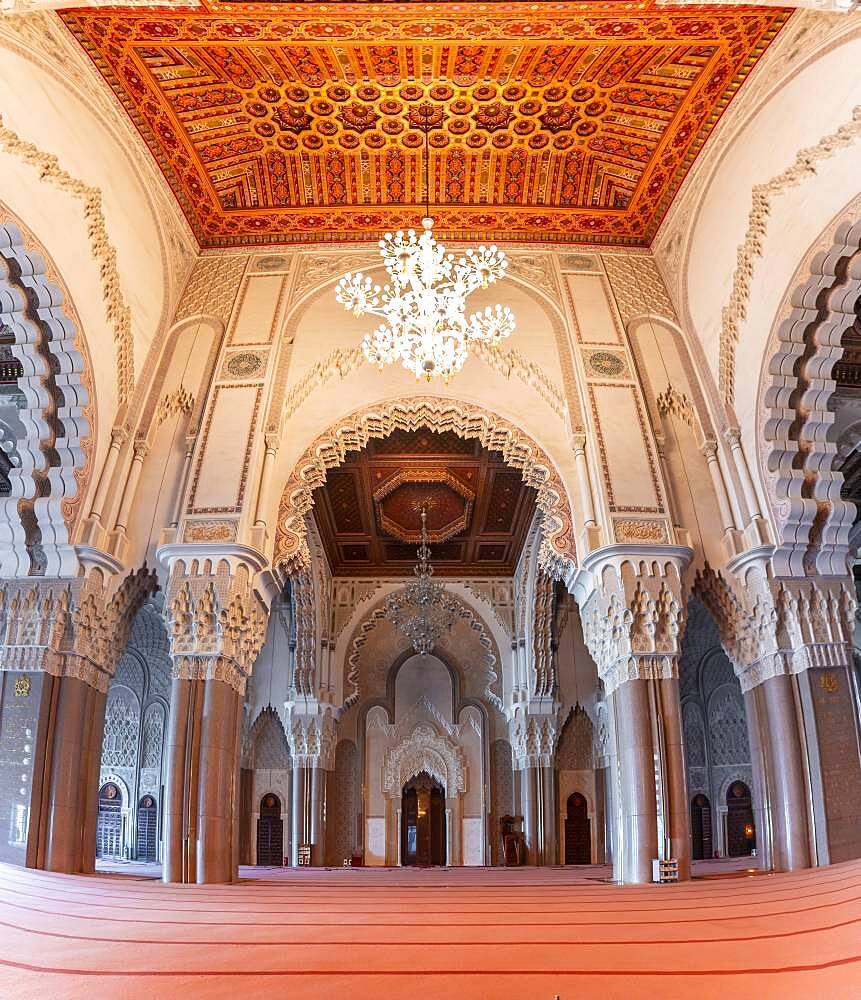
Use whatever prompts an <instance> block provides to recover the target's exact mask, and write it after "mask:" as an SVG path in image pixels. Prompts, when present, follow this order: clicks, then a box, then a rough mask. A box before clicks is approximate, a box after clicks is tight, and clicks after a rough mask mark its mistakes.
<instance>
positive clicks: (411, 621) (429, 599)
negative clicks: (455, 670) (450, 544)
mask: <svg viewBox="0 0 861 1000" xmlns="http://www.w3.org/2000/svg"><path fill="white" fill-rule="evenodd" d="M418 557H419V561H418V563H417V565H416V566H415V568H414V569H413V572H414V573H415V576H416V578H415V580H413V582H412V583H410V584H408V585H407V586H406V587H405V588H404V590H401V591H399V592H398V593H395V594H389V596H388V597H387V598H386V605H385V615H386V618H387V619H388V620H389V621H390V622H392V624H393V625H394V626H395V628H396V629H397V630H398V631H399V632H402V633H403V634H404V635H405V636H406V637H407V638H408V639H409V640H410V642H411V643H412V647H413V649H414V650H415V651H416V652H417V653H430V652H431V651H432V650H433V648H434V646H435V645H436V644H437V643H438V642H439V640H440V639H441V638H442V637H443V636H444V635H445V634H446V633H447V632H450V631H451V629H452V626H453V625H454V622H455V618H456V617H457V602H456V601H455V599H454V598H453V597H452V596H451V595H450V594H448V593H447V592H446V590H445V588H444V587H443V586H442V585H441V584H439V583H434V582H433V579H432V577H433V567H432V566H431V563H430V545H428V533H427V512H426V511H425V509H424V507H422V543H421V546H420V547H419V550H418Z"/></svg>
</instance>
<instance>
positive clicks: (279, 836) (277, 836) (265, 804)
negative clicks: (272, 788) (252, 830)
mask: <svg viewBox="0 0 861 1000" xmlns="http://www.w3.org/2000/svg"><path fill="white" fill-rule="evenodd" d="M283 863H284V820H283V819H281V800H280V799H279V798H278V796H277V795H272V794H271V793H270V794H268V795H264V796H263V799H262V801H261V803H260V819H258V820H257V864H258V865H273V866H277V867H280V866H281V865H283Z"/></svg>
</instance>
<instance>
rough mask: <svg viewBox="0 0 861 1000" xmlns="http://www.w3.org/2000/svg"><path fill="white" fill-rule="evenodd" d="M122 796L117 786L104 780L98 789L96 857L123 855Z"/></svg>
mask: <svg viewBox="0 0 861 1000" xmlns="http://www.w3.org/2000/svg"><path fill="white" fill-rule="evenodd" d="M122 810H123V796H122V793H121V792H120V789H119V786H118V785H115V784H114V783H113V782H112V781H106V782H105V784H104V785H102V787H101V788H100V789H99V816H98V820H97V821H96V857H97V858H121V857H122V856H123V814H122Z"/></svg>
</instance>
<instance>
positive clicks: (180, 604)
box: [165, 562, 267, 694]
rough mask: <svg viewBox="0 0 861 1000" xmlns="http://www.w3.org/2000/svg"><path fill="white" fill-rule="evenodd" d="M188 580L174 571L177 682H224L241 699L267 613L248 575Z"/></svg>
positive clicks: (170, 617)
mask: <svg viewBox="0 0 861 1000" xmlns="http://www.w3.org/2000/svg"><path fill="white" fill-rule="evenodd" d="M204 568H205V569H208V570H209V572H201V573H198V574H195V575H187V574H186V572H185V565H184V564H183V563H178V564H176V566H175V567H174V571H173V573H172V574H171V578H170V581H169V584H168V593H167V600H166V601H165V618H166V621H167V628H168V634H169V635H170V643H171V655H172V657H173V676H174V677H175V678H180V679H183V680H219V681H223V682H224V683H226V684H229V685H230V687H232V688H233V689H234V690H235V691H237V692H238V693H239V694H244V693H245V685H246V682H247V680H248V677H249V676H250V674H251V670H252V668H253V666H254V662H255V660H256V659H257V655H258V653H259V652H260V648H261V646H262V645H263V640H264V638H265V635H266V621H267V611H266V608H265V606H264V605H263V602H262V601H261V600H260V598H259V597H258V596H257V594H256V593H255V592H254V591H253V589H252V587H251V578H252V574H251V572H250V571H248V570H247V569H246V571H245V572H241V573H240V572H236V573H233V574H229V573H218V572H216V573H213V572H212V571H211V566H210V564H209V563H208V562H205V563H204Z"/></svg>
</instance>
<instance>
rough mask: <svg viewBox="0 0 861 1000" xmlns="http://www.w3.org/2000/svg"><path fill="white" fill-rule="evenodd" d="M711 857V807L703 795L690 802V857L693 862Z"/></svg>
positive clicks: (696, 796)
mask: <svg viewBox="0 0 861 1000" xmlns="http://www.w3.org/2000/svg"><path fill="white" fill-rule="evenodd" d="M711 856H712V807H711V803H710V802H709V800H708V799H707V798H706V796H705V795H695V796H694V797H693V800H692V801H691V857H692V858H693V860H694V861H701V860H702V859H703V858H710V857H711Z"/></svg>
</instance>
